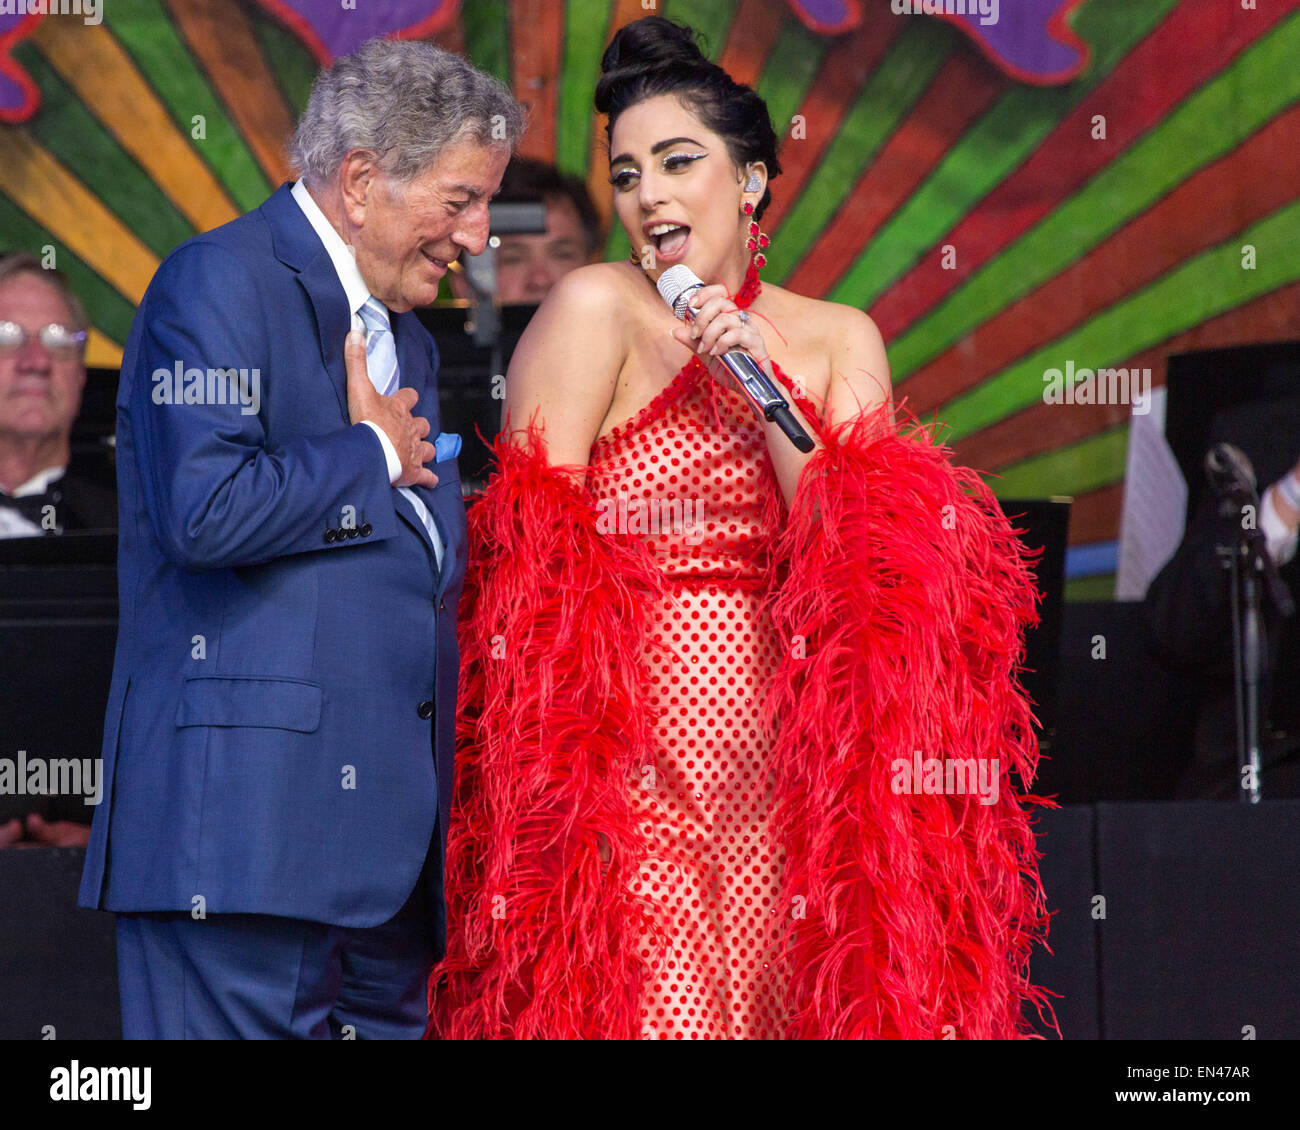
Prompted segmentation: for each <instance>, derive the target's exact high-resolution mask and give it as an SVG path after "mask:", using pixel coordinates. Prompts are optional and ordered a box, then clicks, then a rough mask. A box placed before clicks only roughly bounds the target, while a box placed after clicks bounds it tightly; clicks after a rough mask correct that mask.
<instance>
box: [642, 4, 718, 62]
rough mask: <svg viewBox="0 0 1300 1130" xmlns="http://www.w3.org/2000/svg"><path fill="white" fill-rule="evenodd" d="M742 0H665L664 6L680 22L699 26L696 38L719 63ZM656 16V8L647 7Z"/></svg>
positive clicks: (674, 19) (666, 15) (667, 17)
mask: <svg viewBox="0 0 1300 1130" xmlns="http://www.w3.org/2000/svg"><path fill="white" fill-rule="evenodd" d="M738 3H739V0H707V2H706V3H703V4H701V3H700V0H664V2H663V4H662V5H660V7H661V8H662V9H663V11H662V13H661V14H662V15H663V16H664V17H665V18H666V19H670V20H673V21H675V22H676V23H679V24H687V25H688V26H690V27H692V28H694V29H695V36H696V42H697V43H698V42H701V41H703V49H704V53H705V54H706V55H707V56H708V57H709V58H710V59H712V60H713V61H714V62H715V63H716V62H717V61H718V59H719V57H721V55H722V49H723V48H724V47H726V45H727V33H728V32H729V31H730V30H731V22H732V20H734V19H735V17H736V5H737V4H738ZM646 15H647V16H653V15H654V12H653V11H647V12H646Z"/></svg>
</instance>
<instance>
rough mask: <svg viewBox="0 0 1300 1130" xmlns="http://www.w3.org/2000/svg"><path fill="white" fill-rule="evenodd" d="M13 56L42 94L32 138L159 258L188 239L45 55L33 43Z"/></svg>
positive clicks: (186, 226) (187, 229)
mask: <svg viewBox="0 0 1300 1130" xmlns="http://www.w3.org/2000/svg"><path fill="white" fill-rule="evenodd" d="M14 57H15V58H17V59H18V61H19V62H20V63H22V65H23V66H24V67H25V68H26V69H27V72H28V73H29V74H30V75H31V76H32V78H33V80H35V82H36V85H37V86H38V87H39V88H40V91H41V112H40V113H39V114H37V115H36V117H35V118H33V119H32V121H31V123H30V125H29V126H28V129H29V131H30V133H31V135H32V137H33V138H35V139H36V140H37V141H39V142H40V143H41V145H43V146H44V147H45V149H46V150H48V151H49V152H50V154H52V155H53V156H54V157H55V158H56V159H57V160H58V161H59V162H61V163H62V164H63V165H65V166H66V167H67V168H68V169H69V170H70V171H71V172H72V174H73V175H74V176H75V177H77V178H78V179H79V180H80V181H81V182H82V183H83V184H85V185H86V186H87V187H88V188H89V190H90V192H91V194H92V195H93V196H98V197H99V199H100V200H101V201H103V203H104V206H105V207H106V208H108V210H109V211H110V212H112V213H114V214H115V215H116V216H117V217H118V219H120V220H121V221H122V223H123V224H124V225H125V226H126V227H127V228H129V229H130V230H131V231H133V232H134V233H135V234H136V235H137V236H138V237H139V239H140V241H141V242H142V243H143V244H144V245H145V246H146V247H148V248H149V249H150V250H151V251H153V252H154V253H155V254H156V255H158V257H159V258H161V257H162V256H164V255H166V254H167V252H168V251H170V250H171V249H172V248H173V247H175V246H176V245H177V244H178V243H180V242H182V241H183V240H186V239H189V237H190V236H192V235H193V234H194V228H193V226H192V225H191V224H190V223H189V221H187V220H186V219H185V217H184V216H182V215H181V214H180V212H178V211H177V210H176V208H175V207H174V206H173V205H172V203H171V201H169V200H168V199H167V197H166V196H165V195H164V194H163V192H162V190H161V189H159V188H158V186H157V185H156V184H155V183H154V182H153V179H152V178H151V177H150V176H149V174H148V173H146V172H145V171H144V170H143V169H142V168H140V166H139V165H137V164H136V162H135V159H134V158H133V157H131V155H130V154H129V153H127V152H126V151H125V150H124V149H122V147H121V146H119V145H118V144H117V142H116V141H115V140H114V139H113V135H112V134H110V133H109V132H108V130H107V129H105V127H104V126H103V125H102V124H101V123H100V122H99V121H98V120H97V119H96V118H94V117H93V116H92V115H91V113H90V111H89V110H87V109H86V105H85V103H84V102H82V101H81V99H80V97H78V95H77V94H76V92H75V91H73V90H71V89H69V87H68V86H67V84H66V83H64V81H63V80H62V79H61V78H60V77H59V75H58V73H57V72H56V71H55V70H54V68H53V67H51V66H50V64H49V63H47V62H46V61H45V57H44V56H43V55H42V54H41V53H40V52H39V51H38V50H37V49H36V48H35V47H33V46H32V45H31V44H30V43H24V44H21V45H20V46H19V47H18V48H17V50H15V51H14Z"/></svg>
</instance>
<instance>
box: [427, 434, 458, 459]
mask: <svg viewBox="0 0 1300 1130" xmlns="http://www.w3.org/2000/svg"><path fill="white" fill-rule="evenodd" d="M459 454H460V436H459V435H457V434H456V433H455V432H439V433H438V438H437V439H436V440H434V441H433V458H434V462H435V463H444V462H446V461H447V460H448V459H455V458H456V456H457V455H459Z"/></svg>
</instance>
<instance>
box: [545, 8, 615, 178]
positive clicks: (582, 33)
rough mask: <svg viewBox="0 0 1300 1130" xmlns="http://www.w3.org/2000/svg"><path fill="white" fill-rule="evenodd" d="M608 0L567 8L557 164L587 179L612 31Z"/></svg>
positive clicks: (574, 174) (556, 132)
mask: <svg viewBox="0 0 1300 1130" xmlns="http://www.w3.org/2000/svg"><path fill="white" fill-rule="evenodd" d="M609 13H610V7H609V0H569V3H568V6H567V7H566V8H565V11H564V55H563V58H562V60H561V64H560V65H561V68H562V69H561V72H560V74H561V80H560V89H559V99H558V103H557V106H556V121H555V163H556V164H557V165H558V166H559V167H560V168H561V169H562V170H563V171H564V172H566V173H570V174H571V175H573V176H576V177H578V178H580V179H582V180H586V178H587V169H588V165H587V162H588V160H589V159H590V157H591V152H590V150H591V123H592V118H593V117H594V115H595V110H594V109H593V108H592V104H591V100H592V99H593V98H594V97H595V94H596V80H597V79H599V78H600V57H601V55H603V54H604V53H605V46H606V43H605V37H606V33H607V32H608V30H609Z"/></svg>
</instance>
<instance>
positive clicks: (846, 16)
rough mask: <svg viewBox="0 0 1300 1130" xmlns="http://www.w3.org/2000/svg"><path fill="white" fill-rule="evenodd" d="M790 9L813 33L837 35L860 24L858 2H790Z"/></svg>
mask: <svg viewBox="0 0 1300 1130" xmlns="http://www.w3.org/2000/svg"><path fill="white" fill-rule="evenodd" d="M790 7H792V8H793V9H794V11H795V15H797V16H798V17H799V18H800V19H801V20H803V22H804V23H805V24H806V25H807V26H808V27H810V28H811V29H812V30H813V31H818V32H821V33H822V34H823V35H838V34H839V33H841V32H845V31H850V30H852V29H853V28H855V27H857V26H858V24H859V23H861V22H862V9H861V8H860V7H859V5H858V0H790Z"/></svg>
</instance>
